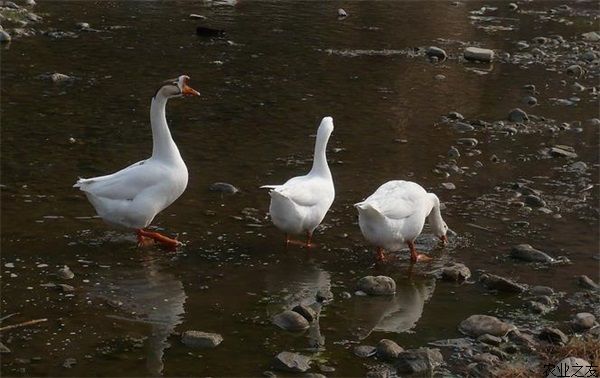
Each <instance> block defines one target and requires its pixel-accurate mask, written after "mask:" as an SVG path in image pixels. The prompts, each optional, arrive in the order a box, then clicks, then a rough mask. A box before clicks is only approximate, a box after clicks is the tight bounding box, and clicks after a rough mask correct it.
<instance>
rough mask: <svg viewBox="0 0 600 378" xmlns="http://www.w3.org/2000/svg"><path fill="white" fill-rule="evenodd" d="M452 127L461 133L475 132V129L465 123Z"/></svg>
mask: <svg viewBox="0 0 600 378" xmlns="http://www.w3.org/2000/svg"><path fill="white" fill-rule="evenodd" d="M452 127H454V130H456V131H459V132H461V133H465V132H468V131H473V130H475V127H473V126H472V125H469V124H468V123H465V122H456V123H454V124H453V125H452Z"/></svg>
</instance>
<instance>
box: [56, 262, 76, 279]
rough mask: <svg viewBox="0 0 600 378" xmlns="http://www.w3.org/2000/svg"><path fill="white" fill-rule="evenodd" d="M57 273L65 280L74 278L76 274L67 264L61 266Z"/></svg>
mask: <svg viewBox="0 0 600 378" xmlns="http://www.w3.org/2000/svg"><path fill="white" fill-rule="evenodd" d="M56 275H57V276H58V277H59V278H61V279H63V280H72V279H73V277H75V274H74V273H73V272H71V269H70V268H69V267H68V266H66V265H65V266H63V267H62V268H60V269H59V270H58V272H57V273H56Z"/></svg>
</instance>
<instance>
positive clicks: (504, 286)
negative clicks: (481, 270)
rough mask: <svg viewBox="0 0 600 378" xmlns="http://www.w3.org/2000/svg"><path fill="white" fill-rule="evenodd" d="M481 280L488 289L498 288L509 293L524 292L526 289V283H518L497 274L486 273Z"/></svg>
mask: <svg viewBox="0 0 600 378" xmlns="http://www.w3.org/2000/svg"><path fill="white" fill-rule="evenodd" d="M479 281H480V282H481V283H483V284H484V285H485V286H486V287H487V288H488V289H492V290H498V291H502V292H507V293H522V292H524V291H525V290H526V287H525V285H522V284H519V283H516V282H515V281H513V280H510V279H508V278H504V277H500V276H497V275H495V274H490V273H485V274H483V275H482V276H481V277H480V278H479Z"/></svg>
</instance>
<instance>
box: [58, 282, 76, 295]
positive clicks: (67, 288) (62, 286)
mask: <svg viewBox="0 0 600 378" xmlns="http://www.w3.org/2000/svg"><path fill="white" fill-rule="evenodd" d="M57 287H58V288H59V289H60V290H61V291H62V292H63V293H72V292H74V291H75V288H74V287H73V286H71V285H67V284H58V285H57Z"/></svg>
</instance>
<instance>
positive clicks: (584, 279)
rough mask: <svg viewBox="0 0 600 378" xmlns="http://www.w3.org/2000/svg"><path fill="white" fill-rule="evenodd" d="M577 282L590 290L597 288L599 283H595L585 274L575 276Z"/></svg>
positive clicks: (599, 287) (599, 286)
mask: <svg viewBox="0 0 600 378" xmlns="http://www.w3.org/2000/svg"><path fill="white" fill-rule="evenodd" d="M577 282H579V286H581V287H584V288H586V289H591V290H599V289H600V285H598V284H597V283H595V282H594V281H593V280H592V279H591V278H590V277H588V276H586V275H582V276H577Z"/></svg>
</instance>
